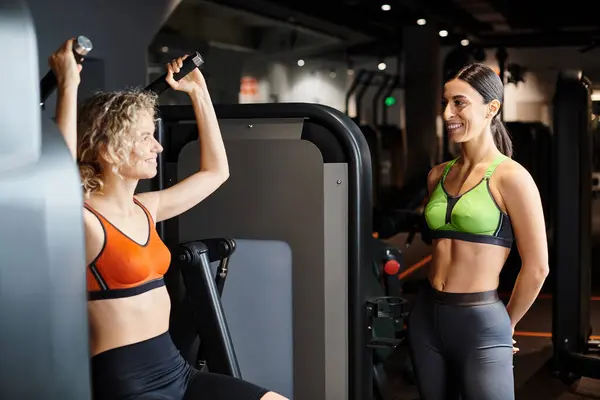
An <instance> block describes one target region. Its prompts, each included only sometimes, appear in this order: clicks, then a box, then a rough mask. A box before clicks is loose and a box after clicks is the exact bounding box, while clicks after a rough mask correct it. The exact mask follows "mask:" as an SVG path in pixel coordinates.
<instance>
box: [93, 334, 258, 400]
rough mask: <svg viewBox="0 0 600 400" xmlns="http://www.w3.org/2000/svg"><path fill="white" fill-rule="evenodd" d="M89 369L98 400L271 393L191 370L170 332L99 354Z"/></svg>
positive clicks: (187, 399)
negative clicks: (90, 369)
mask: <svg viewBox="0 0 600 400" xmlns="http://www.w3.org/2000/svg"><path fill="white" fill-rule="evenodd" d="M91 368H92V388H93V399H94V400H205V399H206V400H233V399H239V400H259V399H260V398H261V397H263V396H264V395H265V394H266V393H267V392H268V390H266V389H263V388H260V387H258V386H256V385H253V384H251V383H249V382H246V381H243V380H240V379H236V378H232V377H230V376H226V375H219V374H212V373H206V372H200V371H198V370H196V369H194V368H192V367H191V366H190V365H189V364H188V363H187V362H186V361H185V360H184V358H183V357H182V356H181V354H180V353H179V351H178V350H177V348H176V347H175V345H174V344H173V341H172V340H171V337H170V335H169V333H168V332H166V333H164V334H162V335H160V336H157V337H155V338H152V339H148V340H145V341H143V342H139V343H135V344H131V345H127V346H123V347H118V348H116V349H111V350H108V351H105V352H103V353H100V354H98V355H96V356H94V357H92V361H91Z"/></svg>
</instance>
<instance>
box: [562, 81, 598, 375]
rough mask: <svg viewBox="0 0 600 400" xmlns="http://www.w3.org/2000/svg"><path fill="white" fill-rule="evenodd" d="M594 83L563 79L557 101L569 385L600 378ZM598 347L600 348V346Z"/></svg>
mask: <svg viewBox="0 0 600 400" xmlns="http://www.w3.org/2000/svg"><path fill="white" fill-rule="evenodd" d="M590 91H591V84H590V82H589V81H588V80H587V79H586V78H585V77H584V76H583V75H582V73H581V72H579V71H565V72H563V73H561V75H560V76H559V78H558V82H557V87H556V95H555V97H554V134H555V142H556V145H555V146H554V157H553V159H554V162H553V165H554V176H555V177H556V181H555V186H554V193H555V204H554V228H555V229H554V235H555V237H554V246H553V248H554V254H553V257H552V259H553V266H552V268H553V269H554V271H555V288H554V297H553V333H552V338H553V343H554V358H553V361H554V369H555V371H556V372H557V374H558V375H559V376H560V377H561V378H563V379H565V380H568V381H572V380H574V379H578V378H580V377H590V378H595V379H600V358H596V357H593V356H590V355H589V354H588V353H589V351H590V350H591V349H592V347H593V344H592V343H591V342H590V340H589V338H590V335H591V324H590V295H591V282H590V281H591V279H590V278H591V266H592V238H591V231H592V227H591V215H592V214H591V199H592V197H591V184H592V151H593V146H592V135H591V93H590ZM596 347H597V346H596Z"/></svg>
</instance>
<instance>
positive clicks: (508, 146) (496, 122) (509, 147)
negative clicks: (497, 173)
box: [491, 116, 513, 158]
mask: <svg viewBox="0 0 600 400" xmlns="http://www.w3.org/2000/svg"><path fill="white" fill-rule="evenodd" d="M491 128H492V136H493V137H494V143H495V144H496V147H497V148H498V150H500V152H501V153H502V154H504V155H505V156H507V157H509V158H512V155H513V144H512V140H511V138H510V135H509V134H508V131H507V130H506V127H505V126H504V124H503V123H502V121H500V119H499V118H498V117H497V116H496V117H494V119H493V120H492V126H491Z"/></svg>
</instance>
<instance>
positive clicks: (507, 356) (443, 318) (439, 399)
mask: <svg viewBox="0 0 600 400" xmlns="http://www.w3.org/2000/svg"><path fill="white" fill-rule="evenodd" d="M408 339H409V344H410V350H411V355H412V360H413V366H414V370H415V374H416V379H417V386H418V388H419V392H420V394H421V399H422V400H450V399H452V400H453V399H462V400H514V398H515V394H514V380H513V353H512V330H511V327H510V319H509V316H508V313H507V312H506V307H505V306H504V304H503V303H502V301H501V300H500V299H499V298H498V294H497V292H496V291H490V292H481V293H446V292H439V291H437V290H435V289H434V288H432V287H431V285H429V282H427V284H425V285H423V287H422V288H421V289H420V291H419V293H418V295H417V297H416V299H415V303H414V305H413V308H412V310H411V313H410V316H409V319H408Z"/></svg>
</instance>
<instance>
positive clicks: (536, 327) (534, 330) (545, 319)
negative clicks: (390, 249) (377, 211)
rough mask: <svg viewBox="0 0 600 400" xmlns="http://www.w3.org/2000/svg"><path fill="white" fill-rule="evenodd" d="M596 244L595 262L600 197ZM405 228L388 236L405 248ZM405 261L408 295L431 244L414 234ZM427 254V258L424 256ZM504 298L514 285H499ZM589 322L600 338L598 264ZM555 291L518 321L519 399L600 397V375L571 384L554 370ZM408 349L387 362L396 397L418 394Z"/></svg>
mask: <svg viewBox="0 0 600 400" xmlns="http://www.w3.org/2000/svg"><path fill="white" fill-rule="evenodd" d="M592 208H593V232H594V249H593V261H592V266H594V265H597V264H598V262H600V199H597V200H594V202H593V206H592ZM405 238H406V235H405V234H400V235H398V236H396V237H394V238H392V239H390V240H389V242H390V243H393V244H394V245H396V246H398V247H400V248H402V249H404V240H405ZM404 252H405V253H404V254H405V263H406V264H407V265H415V266H416V268H413V269H412V271H411V272H410V273H409V274H408V275H407V276H406V278H405V279H406V282H407V284H408V286H407V287H406V291H407V292H408V294H407V297H410V292H411V286H412V285H411V284H410V283H411V281H417V280H421V279H426V277H425V269H426V268H420V267H419V265H422V264H426V260H427V256H428V255H429V249H428V247H427V246H425V245H424V244H422V242H420V241H419V240H418V238H415V240H414V241H413V246H412V247H411V248H409V249H405V250H404ZM424 260H425V261H424ZM501 295H502V296H503V297H505V298H508V296H510V288H508V290H507V291H506V292H504V291H503V290H501ZM590 301H591V323H592V328H593V331H592V332H593V333H592V334H593V335H594V336H597V337H595V338H594V339H596V338H597V339H600V270H595V269H594V270H592V298H591V299H590ZM551 332H552V294H551V293H550V292H549V291H548V290H546V289H544V290H543V292H542V293H541V294H540V296H539V297H538V299H537V300H536V302H535V303H534V305H533V306H532V308H531V309H530V311H529V312H528V313H527V315H526V316H525V318H524V319H523V320H522V321H521V322H520V323H519V325H518V326H517V332H516V334H515V340H516V341H517V344H516V346H517V347H518V348H519V349H520V351H519V352H518V353H517V355H516V356H515V361H514V365H515V390H516V399H517V400H538V399H539V400H584V399H600V380H595V379H588V378H583V379H581V380H579V381H578V382H576V383H574V384H573V385H571V386H568V385H566V384H565V383H563V382H562V381H560V380H558V379H556V378H554V376H553V375H552V371H551V358H552V339H551ZM405 357H406V349H405V348H404V347H402V346H401V347H399V348H398V349H397V350H396V352H395V354H394V356H392V357H391V358H390V360H389V362H388V363H386V370H387V372H388V375H389V377H390V380H391V385H392V387H393V392H394V393H395V397H394V400H419V394H418V392H417V389H416V387H415V386H414V385H411V384H409V383H408V382H406V379H404V376H403V372H402V369H403V360H404V359H405Z"/></svg>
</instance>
